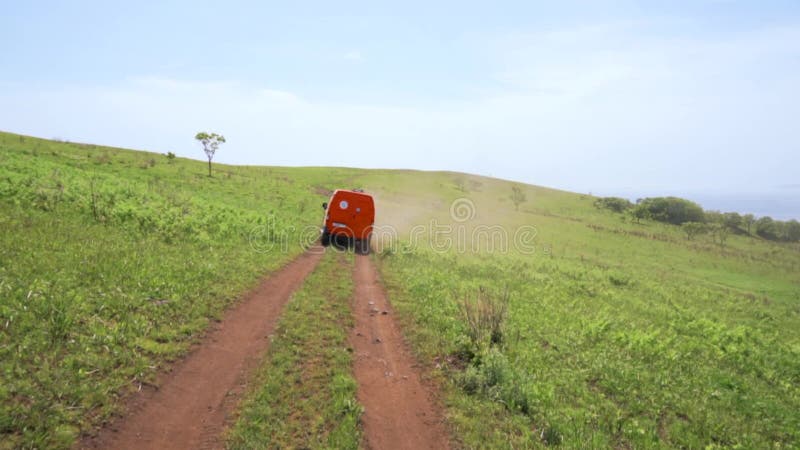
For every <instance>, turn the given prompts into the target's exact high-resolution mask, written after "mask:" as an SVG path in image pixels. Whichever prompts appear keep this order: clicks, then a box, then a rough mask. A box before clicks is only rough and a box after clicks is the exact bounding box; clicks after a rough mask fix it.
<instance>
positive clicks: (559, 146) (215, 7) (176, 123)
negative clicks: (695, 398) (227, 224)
mask: <svg viewBox="0 0 800 450" xmlns="http://www.w3.org/2000/svg"><path fill="white" fill-rule="evenodd" d="M392 3H393V4H392ZM392 3H389V2H375V1H372V2H274V3H273V2H236V1H228V2H218V3H211V2H189V1H186V2H183V1H180V2H176V1H173V2H170V1H165V2H103V1H70V2H67V1H62V2H55V1H53V2H41V1H30V2H6V4H5V5H3V6H2V14H1V15H0V55H2V57H0V105H2V106H0V129H2V130H6V131H13V132H19V133H24V134H32V135H37V136H42V137H58V138H62V139H69V140H73V141H85V142H95V143H102V144H108V145H117V146H124V147H132V148H141V149H148V150H154V151H159V152H166V151H174V152H176V153H178V154H179V155H182V156H189V157H195V158H202V157H203V154H202V152H201V149H200V148H199V146H197V145H196V143H195V142H193V140H192V136H193V134H194V132H196V131H198V130H210V131H218V132H221V133H223V134H225V135H226V137H227V138H228V143H227V144H226V145H225V146H223V147H222V149H221V150H220V152H219V154H218V160H219V161H222V162H230V163H243V164H244V163H246V164H278V165H347V166H358V167H389V168H420V169H448V170H458V171H465V172H472V173H479V174H485V175H493V176H497V177H502V178H510V179H515V180H520V181H525V182H530V183H534V184H539V185H545V186H551V187H558V188H563V189H568V190H574V191H580V192H594V193H601V194H605V193H630V195H632V196H635V195H640V194H643V195H648V194H654V193H659V192H666V193H687V192H688V193H691V192H702V193H716V194H737V193H748V194H759V193H776V192H777V193H779V194H781V195H784V194H785V195H789V196H792V195H795V194H796V196H797V197H800V188H799V187H798V183H800V181H798V177H797V172H798V170H797V166H798V163H799V162H800V137H798V130H800V122H798V119H797V118H798V117H800V2H797V1H791V2H790V1H786V2H769V1H765V2H752V1H727V0H713V1H712V0H708V1H703V0H695V1H674V2H660V1H659V2H655V1H653V2H634V1H614V2H607V1H585V2H579V1H563V2H535V1H521V2H465V1H458V2H435V4H433V3H434V2H415V1H406V2H392ZM787 193H788V194H787ZM798 213H800V211H799V212H798Z"/></svg>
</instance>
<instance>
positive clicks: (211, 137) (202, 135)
mask: <svg viewBox="0 0 800 450" xmlns="http://www.w3.org/2000/svg"><path fill="white" fill-rule="evenodd" d="M194 138H195V139H197V140H198V141H200V143H201V144H203V151H204V152H206V156H207V157H208V176H211V160H212V159H214V153H216V152H217V149H218V148H219V144H222V143H224V142H225V136H223V135H221V134H217V133H206V132H205V131H201V132H199V133H197V134H196V135H195V137H194Z"/></svg>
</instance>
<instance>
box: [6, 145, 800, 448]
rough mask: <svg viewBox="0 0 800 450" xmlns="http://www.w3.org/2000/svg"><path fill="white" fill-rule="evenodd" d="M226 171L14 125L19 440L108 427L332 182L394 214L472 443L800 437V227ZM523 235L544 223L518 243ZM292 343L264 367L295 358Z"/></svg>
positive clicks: (384, 181)
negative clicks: (641, 218) (497, 322)
mask: <svg viewBox="0 0 800 450" xmlns="http://www.w3.org/2000/svg"><path fill="white" fill-rule="evenodd" d="M198 151H199V150H198ZM221 151H224V148H223V149H222V150H221ZM215 168H216V172H215V176H214V177H212V178H208V177H207V176H206V173H205V170H206V167H205V166H204V163H203V162H198V161H190V160H184V159H180V158H177V159H174V160H170V159H168V158H167V157H166V156H164V155H160V154H156V153H146V152H134V151H127V150H119V149H112V148H104V147H97V146H92V145H83V144H70V143H60V142H52V141H46V140H40V139H34V138H26V137H20V136H17V135H12V134H0V222H1V223H0V226H2V228H3V230H4V232H3V234H2V237H0V370H1V371H2V374H3V378H2V379H3V382H2V384H0V442H2V444H0V447H2V446H5V447H9V448H11V447H22V446H27V447H67V446H69V445H70V443H71V442H73V440H74V438H75V437H76V435H77V434H78V433H79V431H80V430H89V429H91V427H92V426H93V425H96V424H98V423H100V422H102V421H103V420H104V419H105V418H106V417H108V415H109V414H110V413H111V412H113V411H114V409H115V408H117V407H118V405H119V401H118V400H119V396H120V395H124V393H125V392H126V391H128V390H131V389H138V387H139V385H140V384H141V383H147V382H151V381H152V379H153V378H152V377H153V374H154V373H156V372H157V370H158V368H159V367H162V366H163V365H164V364H165V363H167V362H168V361H169V360H171V359H174V358H175V357H176V356H178V355H180V354H181V352H183V351H185V350H186V348H187V347H188V345H189V343H190V342H192V340H193V339H195V338H196V337H197V336H198V335H199V333H201V332H202V330H203V329H204V328H205V326H206V325H207V323H208V321H209V320H213V318H214V317H218V316H219V314H220V312H221V311H222V310H223V309H224V308H225V307H226V306H228V305H230V304H231V303H232V302H233V301H235V300H236V298H238V297H239V296H240V295H241V294H242V293H243V292H245V291H246V290H247V289H248V288H249V287H250V286H252V285H253V283H254V282H255V280H256V279H257V278H258V277H259V276H261V275H263V274H264V273H267V272H269V271H271V270H273V269H274V268H276V267H278V266H280V265H281V264H283V263H284V262H286V261H288V260H289V259H291V258H292V257H293V256H295V255H297V254H298V253H299V252H301V251H302V250H303V247H302V245H301V242H303V241H307V240H308V239H310V237H309V236H312V235H313V234H314V232H315V228H316V227H317V225H318V224H319V223H320V222H321V217H320V216H321V209H320V207H319V204H320V203H321V202H322V201H324V199H325V193H326V192H327V191H328V190H330V189H333V188H336V187H352V186H360V187H364V188H365V189H366V190H367V191H369V192H371V193H373V194H375V196H376V199H377V208H378V224H379V225H383V226H387V227H388V226H392V227H395V229H396V234H395V235H394V236H396V238H397V239H396V240H394V241H393V242H392V243H393V244H394V245H393V247H391V248H378V252H377V253H376V254H375V258H376V259H377V260H378V261H379V263H380V267H381V271H382V274H383V276H384V279H385V281H386V283H387V287H388V289H389V294H390V298H391V300H392V302H393V303H394V305H395V307H396V308H397V310H398V313H399V314H400V316H401V319H402V320H403V323H404V326H405V330H406V333H407V335H408V338H409V340H410V342H411V344H412V346H413V348H414V350H415V352H416V353H417V355H418V356H419V358H420V360H421V362H422V363H423V365H425V366H427V367H429V368H430V369H431V370H432V373H433V374H434V376H435V377H436V378H437V380H438V381H439V382H440V383H441V385H442V386H443V388H444V400H445V401H446V404H447V414H448V418H449V421H450V426H451V430H452V431H453V434H454V436H455V437H456V438H457V439H458V440H459V441H460V442H461V443H462V444H463V445H464V446H467V447H508V446H509V444H508V443H511V444H512V445H513V447H514V448H520V447H522V448H524V447H541V446H546V445H552V444H558V443H563V444H567V445H569V446H578V445H586V444H587V443H592V444H594V445H595V446H598V447H602V446H611V447H636V448H648V447H652V448H658V447H677V446H685V447H692V448H695V447H706V446H710V447H711V448H713V447H715V446H716V447H728V446H737V445H738V446H740V447H745V448H752V447H793V446H797V445H799V443H800V435H799V434H798V431H797V430H800V414H798V413H797V411H798V410H800V331H799V330H800V248H798V246H796V245H794V246H793V245H789V244H776V243H770V242H766V241H763V240H760V239H757V238H753V237H748V236H737V235H734V236H731V237H730V238H729V239H728V241H727V242H726V245H725V246H724V247H721V246H719V245H717V244H715V243H713V242H711V241H710V240H707V239H696V240H693V241H688V240H686V238H685V236H684V234H683V233H682V232H681V231H680V230H679V229H678V228H676V227H674V226H670V225H664V224H660V223H655V222H647V221H645V222H643V223H642V224H635V223H631V222H630V221H627V220H624V219H623V218H622V217H621V216H619V215H615V214H613V213H611V212H609V211H603V210H598V209H596V208H595V207H594V206H593V201H594V199H593V198H592V197H590V196H585V195H580V194H574V193H568V192H563V191H557V190H551V189H546V188H540V187H535V186H522V187H523V191H524V193H525V194H526V197H527V201H525V202H524V203H522V204H521V205H520V206H519V210H518V211H517V210H516V208H515V206H514V204H513V203H512V202H511V200H510V195H511V192H512V190H511V187H512V183H509V182H506V181H503V180H497V179H491V178H485V177H477V176H470V175H463V174H455V173H447V172H416V171H391V170H369V171H367V170H356V169H330V168H274V167H273V168H269V167H234V166H222V165H217V166H216V167H215ZM456 201H458V203H455V206H454V207H452V208H451V206H453V205H454V202H456ZM454 216H455V219H458V220H454ZM493 226H498V227H496V228H491V227H493ZM447 227H450V228H449V229H448V228H447ZM385 230H386V229H383V230H381V231H385ZM431 230H438V234H434V233H431ZM487 230H495V231H497V230H501V231H497V232H498V233H500V234H494V235H493V236H494V240H493V242H494V244H495V245H494V248H489V247H488V241H487V236H489V235H490V234H487V233H489V231H487ZM517 230H524V231H527V232H529V234H528V235H526V236H527V237H531V236H533V239H522V240H521V241H520V242H517V245H514V242H515V241H514V233H515V232H516V231H517ZM476 231H477V232H478V235H477V238H476V237H475V235H474V233H475V232H476ZM504 232H505V233H508V234H507V244H508V246H507V248H506V249H503V248H502V246H501V245H500V244H501V241H502V233H504ZM382 235H383V237H384V240H383V241H384V242H385V241H388V240H391V239H388V238H391V237H392V236H393V235H392V233H388V232H387V233H382ZM526 236H522V237H526ZM304 237H305V238H304ZM412 238H413V239H412ZM448 239H449V240H448ZM284 243H285V245H284ZM462 244H463V245H462ZM473 246H475V249H474V251H473ZM333 265H334V262H333V261H331V262H329V263H328V266H326V267H328V268H330V267H332V266H333ZM320 276H325V275H324V274H322V275H320ZM480 287H484V288H486V289H487V290H488V292H489V295H490V297H492V298H499V297H501V295H500V293H501V292H502V291H503V290H505V289H508V292H509V295H510V300H509V304H508V313H507V318H506V320H505V322H504V324H503V327H502V330H501V332H502V333H501V336H500V338H498V339H496V340H495V341H496V342H494V343H492V342H490V341H488V340H487V339H477V340H474V339H470V337H469V336H470V332H469V327H468V326H467V324H466V322H465V320H464V316H463V311H462V309H463V307H462V303H463V299H464V298H471V299H474V298H475V297H476V296H477V293H478V290H479V288H480ZM309 289H311V290H310V291H309V293H308V294H303V295H305V297H302V298H308V299H312V300H313V299H317V298H319V295H320V293H319V292H316V291H314V289H315V288H314V287H313V286H311V287H310V288H309ZM312 291H313V292H312ZM309 301H310V300H309ZM305 306H308V305H305ZM339 313H341V311H338V310H337V314H339ZM333 316H336V314H333ZM326 317H327V316H326ZM337 317H338V316H337ZM285 320H287V321H296V320H297V317H294V316H292V315H290V316H287V318H286V319H285ZM332 320H333V319H332ZM336 320H337V321H338V322H337V323H343V324H344V323H346V321H343V320H341V318H336ZM328 325H331V324H328ZM342 326H345V325H342ZM301 331H302V330H301ZM307 331H308V333H305V334H302V333H301V335H300V336H299V337H297V339H296V340H295V341H294V342H297V345H303V342H313V339H312V337H313V336H312V335H311V333H313V330H307ZM331 332H333V331H331ZM320 350H324V349H320ZM281 351H282V350H281V349H280V348H277V347H276V349H275V352H276V353H275V355H273V356H268V361H267V362H265V369H264V370H265V373H286V374H292V373H295V370H296V368H294V367H292V365H291V363H290V362H287V361H284V360H282V359H280V355H281V353H280V352H281ZM283 351H291V349H284V350H283ZM269 358H272V359H269ZM270 361H272V362H270ZM278 363H280V364H278ZM336 364H339V363H338V362H337V363H336ZM337 367H338V366H337ZM337 370H340V369H337ZM275 388H276V387H275V386H273V385H270V384H269V383H267V384H265V388H264V390H263V392H267V393H269V392H272V390H274V389H275ZM320 394H324V392H321V393H320ZM254 395H261V394H260V393H258V392H256V393H255V394H254ZM287 395H291V393H288V394H287ZM326 395H327V394H326ZM246 404H247V405H248V406H246V409H245V411H246V413H245V414H244V415H243V416H242V418H243V419H244V420H245V422H241V421H240V423H238V424H237V429H236V430H237V431H235V433H234V434H233V441H232V442H233V443H234V444H235V445H245V446H246V443H247V442H250V439H254V438H255V434H252V433H251V430H258V429H259V426H261V425H259V423H250V422H247V419H246V418H247V417H255V418H258V420H261V419H260V418H263V417H271V415H273V414H278V415H280V414H284V413H285V412H282V411H279V410H272V409H270V407H269V405H258V404H256V403H246ZM264 408H266V409H264ZM353 411H357V406H355V405H354V406H353ZM300 413H302V411H300ZM300 413H298V414H300ZM354 414H355V413H354ZM301 415H302V414H301ZM254 420H255V419H254ZM304 420H305V419H304ZM309 420H310V419H309ZM261 423H262V424H263V422H261ZM289 425H291V424H289ZM292 429H293V428H292V426H287V427H286V428H285V430H286V435H287V436H290V435H291V430H292ZM323 429H327V428H324V427H323ZM256 434H257V433H256Z"/></svg>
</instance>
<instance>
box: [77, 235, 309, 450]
mask: <svg viewBox="0 0 800 450" xmlns="http://www.w3.org/2000/svg"><path fill="white" fill-rule="evenodd" d="M314 250H317V251H310V252H307V253H305V254H304V255H302V256H300V257H299V258H297V259H296V260H294V261H293V262H291V263H289V264H288V265H287V266H285V267H284V268H283V269H281V270H279V271H278V272H277V273H275V274H274V275H272V276H270V277H269V278H267V279H265V280H264V281H263V282H262V284H261V285H260V286H259V287H258V288H256V289H255V290H254V291H253V292H252V293H251V294H250V295H249V296H248V297H247V298H246V299H245V300H244V301H242V302H241V303H239V304H238V305H236V306H235V307H233V308H232V309H231V310H229V311H228V312H227V313H226V314H225V317H224V319H223V320H222V321H221V322H220V323H219V324H218V326H216V327H215V328H214V329H212V330H211V331H210V332H209V334H208V335H207V336H206V338H205V340H204V341H203V343H202V344H201V345H199V346H198V347H196V348H195V349H194V350H193V351H192V352H191V353H190V354H189V355H188V356H187V357H186V358H185V359H184V360H183V361H182V362H180V363H178V364H177V365H176V367H175V368H174V369H173V370H172V372H170V373H168V374H165V375H164V376H162V379H161V380H159V385H160V387H159V388H158V389H148V390H143V391H142V393H141V394H139V395H138V396H136V397H135V398H133V399H131V401H130V404H129V407H128V411H127V413H126V415H125V416H123V417H121V418H119V419H118V420H117V421H115V422H114V423H111V424H109V426H106V427H104V428H103V429H102V430H101V431H100V433H99V434H98V435H97V436H96V437H92V438H87V439H84V440H83V441H82V442H80V443H78V447H79V448H108V449H137V450H141V449H162V450H166V449H198V448H222V447H224V442H222V441H221V432H222V431H223V429H224V427H225V424H226V416H227V415H228V414H229V413H230V412H231V411H232V410H233V408H235V406H236V403H237V400H238V399H239V397H240V396H241V392H242V388H243V385H244V383H245V381H246V376H247V374H249V373H250V372H252V369H254V368H255V366H256V365H257V364H258V362H259V361H260V359H261V356H263V354H264V352H265V351H266V350H267V347H268V346H269V339H268V336H269V334H270V333H272V331H273V330H274V328H275V324H276V323H277V321H278V317H279V316H280V313H281V311H282V309H283V306H284V305H285V304H286V302H287V300H288V299H289V297H290V296H291V294H292V292H294V291H295V290H296V289H297V288H298V287H299V286H300V284H301V283H302V281H303V280H304V279H305V278H306V276H308V274H310V273H311V272H312V271H313V270H314V268H315V267H316V265H317V263H318V262H319V260H320V259H321V257H322V251H320V248H315V249H314Z"/></svg>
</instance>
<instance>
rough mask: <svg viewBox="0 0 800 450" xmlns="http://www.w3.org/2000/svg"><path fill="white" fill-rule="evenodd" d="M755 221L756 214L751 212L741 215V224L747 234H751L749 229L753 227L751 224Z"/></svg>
mask: <svg viewBox="0 0 800 450" xmlns="http://www.w3.org/2000/svg"><path fill="white" fill-rule="evenodd" d="M754 223H756V216H754V215H752V214H745V215H744V216H742V224H743V225H744V226H745V228H746V229H747V234H751V232H750V231H751V229H752V228H753V224H754Z"/></svg>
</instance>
